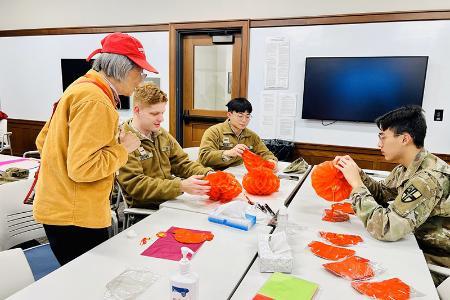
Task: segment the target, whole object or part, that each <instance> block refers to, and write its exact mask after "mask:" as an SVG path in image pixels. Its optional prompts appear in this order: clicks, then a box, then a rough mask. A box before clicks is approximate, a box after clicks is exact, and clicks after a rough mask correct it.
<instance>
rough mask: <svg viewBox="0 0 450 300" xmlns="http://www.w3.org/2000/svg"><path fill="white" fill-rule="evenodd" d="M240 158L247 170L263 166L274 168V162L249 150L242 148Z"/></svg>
mask: <svg viewBox="0 0 450 300" xmlns="http://www.w3.org/2000/svg"><path fill="white" fill-rule="evenodd" d="M242 160H243V161H244V166H245V168H246V169H247V171H249V172H250V171H251V170H253V169H256V168H259V167H263V168H267V169H270V170H273V169H274V168H275V164H274V163H273V162H271V161H268V160H265V159H264V158H262V157H261V156H259V155H257V154H255V153H253V152H252V151H250V150H244V152H243V153H242Z"/></svg>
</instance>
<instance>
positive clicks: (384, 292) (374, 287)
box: [352, 278, 425, 300]
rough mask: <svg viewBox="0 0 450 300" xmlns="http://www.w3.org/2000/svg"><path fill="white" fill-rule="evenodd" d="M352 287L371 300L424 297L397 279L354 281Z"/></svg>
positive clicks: (401, 299) (405, 299) (400, 299)
mask: <svg viewBox="0 0 450 300" xmlns="http://www.w3.org/2000/svg"><path fill="white" fill-rule="evenodd" d="M352 287H353V288H354V289H355V290H357V291H358V292H360V293H361V294H363V295H366V296H367V297H369V298H372V299H382V300H407V299H411V298H415V297H424V296H425V295H424V294H422V293H420V292H419V291H417V290H415V289H414V288H412V287H411V286H409V285H408V284H406V283H404V282H403V281H402V280H400V279H399V278H390V279H387V280H383V281H354V282H352Z"/></svg>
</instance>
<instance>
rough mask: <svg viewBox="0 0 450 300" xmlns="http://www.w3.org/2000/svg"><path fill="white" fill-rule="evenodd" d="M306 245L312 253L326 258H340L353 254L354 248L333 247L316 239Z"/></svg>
mask: <svg viewBox="0 0 450 300" xmlns="http://www.w3.org/2000/svg"><path fill="white" fill-rule="evenodd" d="M308 247H309V249H310V250H311V252H312V253H313V254H314V255H316V256H318V257H321V258H324V259H328V260H340V259H343V258H346V257H350V256H353V255H355V250H351V249H347V248H340V247H335V246H331V245H328V244H325V243H322V242H318V241H312V242H311V243H309V244H308Z"/></svg>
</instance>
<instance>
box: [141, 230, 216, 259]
mask: <svg viewBox="0 0 450 300" xmlns="http://www.w3.org/2000/svg"><path fill="white" fill-rule="evenodd" d="M178 228H179V227H170V228H169V230H167V231H166V232H167V235H166V236H165V237H162V238H158V239H157V240H156V241H155V242H154V243H153V244H151V245H150V247H148V248H147V249H146V250H145V251H144V252H142V253H141V255H144V256H149V257H156V258H163V259H170V260H180V259H181V257H182V255H181V247H188V248H190V249H191V250H192V251H194V253H195V252H197V250H198V249H199V248H200V247H201V246H202V245H203V243H204V242H202V243H197V244H183V243H180V242H178V241H177V240H175V237H174V235H173V233H172V232H173V231H174V230H175V229H178ZM189 230H192V231H194V232H202V233H209V231H201V230H193V229H189ZM188 257H189V254H188Z"/></svg>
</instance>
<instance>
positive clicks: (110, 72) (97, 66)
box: [92, 53, 136, 81]
mask: <svg viewBox="0 0 450 300" xmlns="http://www.w3.org/2000/svg"><path fill="white" fill-rule="evenodd" d="M134 67H136V64H135V63H134V62H132V61H131V60H130V59H129V58H128V57H126V56H124V55H120V54H114V53H100V55H99V56H98V57H97V58H96V59H95V61H94V63H93V64H92V68H93V69H94V70H95V71H97V72H99V71H103V72H104V73H105V74H106V76H108V77H112V78H114V79H115V80H118V81H123V80H124V79H125V76H127V73H128V72H129V71H131V70H132V69H133V68H134Z"/></svg>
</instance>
